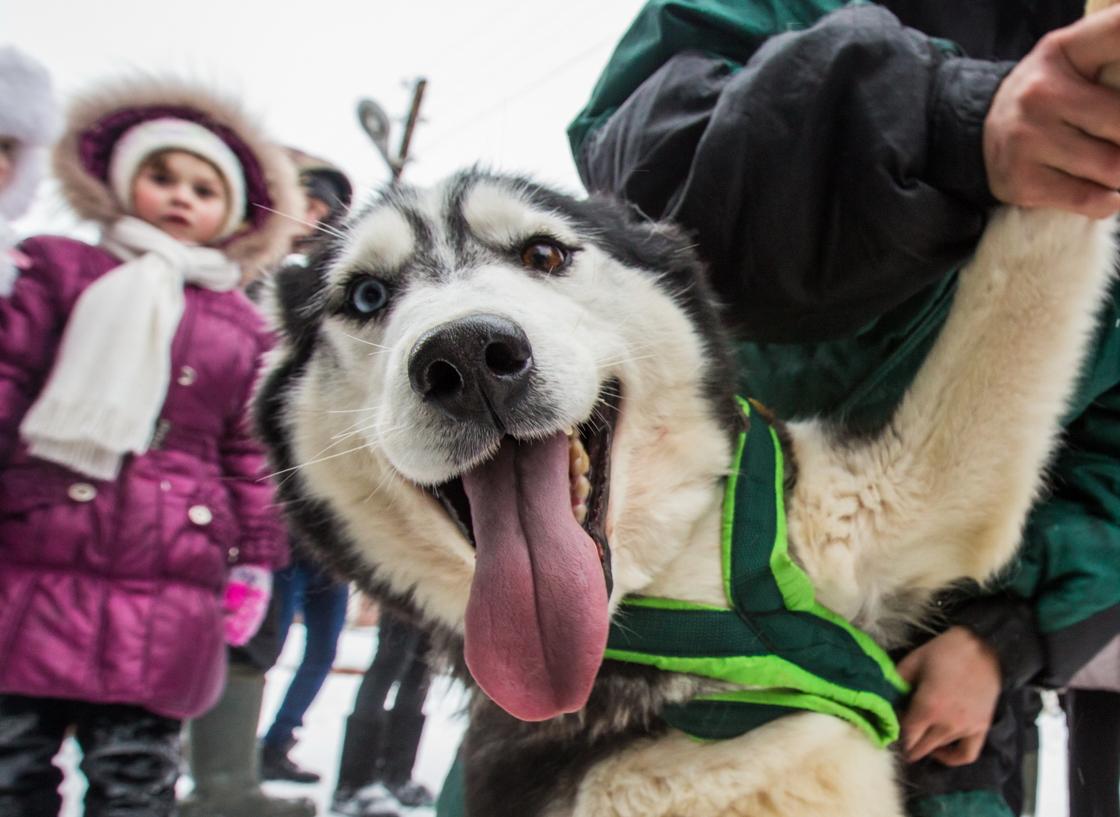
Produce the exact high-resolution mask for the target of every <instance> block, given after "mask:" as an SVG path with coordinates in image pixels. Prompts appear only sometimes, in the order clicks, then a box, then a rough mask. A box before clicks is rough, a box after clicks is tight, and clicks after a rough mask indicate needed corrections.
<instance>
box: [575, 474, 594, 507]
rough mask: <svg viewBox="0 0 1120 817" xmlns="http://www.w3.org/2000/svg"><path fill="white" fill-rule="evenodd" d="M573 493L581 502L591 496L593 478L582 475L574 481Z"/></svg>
mask: <svg viewBox="0 0 1120 817" xmlns="http://www.w3.org/2000/svg"><path fill="white" fill-rule="evenodd" d="M572 491H573V495H574V496H575V497H576V498H577V499H579V500H580V501H581V502H582V501H583V500H585V499H587V497H589V496H591V480H589V479H588V478H587V477H583V476H581V477H580V478H579V479H577V480H576V481H575V482H573V483H572Z"/></svg>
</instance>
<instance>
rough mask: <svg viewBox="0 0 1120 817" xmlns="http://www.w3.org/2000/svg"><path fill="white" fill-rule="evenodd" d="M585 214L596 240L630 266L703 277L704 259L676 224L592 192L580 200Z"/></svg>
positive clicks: (690, 238) (675, 274)
mask: <svg viewBox="0 0 1120 817" xmlns="http://www.w3.org/2000/svg"><path fill="white" fill-rule="evenodd" d="M583 205H584V207H585V208H586V211H585V217H586V218H587V221H588V223H589V224H592V225H595V229H594V233H595V237H596V240H597V241H598V242H599V243H600V244H601V245H602V246H603V248H604V249H606V250H607V252H609V253H610V254H611V255H613V256H615V257H616V258H618V260H620V261H622V262H623V263H625V264H628V265H630V266H638V267H642V268H643V269H648V270H654V271H656V272H662V273H671V274H673V275H674V276H687V277H690V278H692V277H695V278H699V279H704V277H705V273H704V263H703V262H702V261H701V260H700V256H699V255H698V254H697V252H696V242H695V241H694V240H693V239H692V237H691V236H689V235H688V233H686V232H685V231H684V229H683V228H681V227H680V226H678V225H676V224H673V223H672V222H668V221H654V220H653V219H650V218H649V217H648V216H646V215H645V214H644V213H642V211H641V210H639V209H638V208H637V207H636V206H634V205H632V204H628V203H625V202H620V201H618V200H617V199H612V198H607V197H602V196H592V197H591V198H589V199H587V200H586V201H585V202H583Z"/></svg>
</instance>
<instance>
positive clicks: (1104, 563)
mask: <svg viewBox="0 0 1120 817" xmlns="http://www.w3.org/2000/svg"><path fill="white" fill-rule="evenodd" d="M1117 289H1120V287H1118V288H1117ZM1117 322H1120V307H1116V306H1114V311H1113V314H1111V315H1110V319H1109V322H1108V324H1109V329H1110V332H1109V334H1110V335H1111V336H1112V337H1111V338H1110V345H1108V346H1106V347H1104V348H1103V350H1102V355H1103V358H1102V361H1101V362H1102V364H1103V365H1105V366H1108V367H1110V368H1111V371H1112V373H1113V374H1114V376H1116V378H1117V380H1120V337H1118V336H1120V327H1116V328H1112V324H1114V323H1117ZM1050 483H1051V486H1052V489H1051V490H1052V495H1051V497H1050V498H1049V499H1048V500H1047V501H1046V502H1044V503H1043V504H1042V505H1040V506H1039V507H1038V508H1037V509H1036V510H1035V512H1034V513H1033V514H1032V516H1031V521H1030V523H1029V525H1028V527H1027V531H1026V534H1025V539H1024V546H1023V550H1022V553H1021V556H1020V558H1019V563H1018V566H1017V569H1016V570H1015V571H1014V572H1013V574H1012V575H1011V577H1010V584H1009V587H1010V589H1011V590H1012V591H1013V592H1015V593H1016V594H1017V595H1019V596H1021V597H1023V598H1025V599H1029V601H1030V603H1031V605H1032V607H1033V611H1034V615H1035V618H1036V619H1037V621H1038V627H1039V632H1040V637H1041V640H1042V645H1043V651H1044V655H1045V659H1046V660H1045V664H1044V666H1043V667H1042V668H1041V669H1040V671H1039V672H1038V673H1037V675H1036V676H1035V677H1034V678H1033V679H1032V681H1033V682H1034V683H1037V684H1039V685H1041V686H1047V687H1059V686H1063V685H1065V684H1066V683H1067V682H1068V681H1069V679H1070V678H1071V677H1072V676H1073V675H1074V674H1075V673H1076V672H1077V671H1078V670H1079V669H1080V668H1081V667H1082V666H1083V665H1084V664H1085V663H1086V662H1087V661H1089V660H1090V659H1091V658H1092V657H1093V656H1094V655H1095V654H1096V653H1097V652H1098V651H1099V650H1100V649H1101V648H1102V647H1103V646H1104V645H1105V644H1106V643H1107V642H1108V640H1109V638H1110V637H1111V635H1112V634H1113V633H1115V632H1116V630H1117V628H1120V383H1118V384H1116V385H1113V386H1112V388H1110V389H1109V390H1108V391H1107V392H1105V393H1103V394H1101V395H1100V396H1099V397H1097V398H1096V399H1095V400H1093V402H1092V403H1091V404H1090V405H1089V406H1088V408H1087V409H1086V410H1085V411H1084V413H1083V414H1082V415H1081V416H1080V417H1078V419H1077V420H1076V421H1075V422H1073V423H1072V424H1071V425H1070V426H1069V429H1068V431H1067V434H1066V437H1065V446H1064V447H1063V449H1062V451H1061V453H1060V454H1059V457H1058V459H1057V461H1056V462H1055V464H1054V467H1053V469H1052V472H1051V478H1050Z"/></svg>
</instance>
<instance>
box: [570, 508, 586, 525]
mask: <svg viewBox="0 0 1120 817" xmlns="http://www.w3.org/2000/svg"><path fill="white" fill-rule="evenodd" d="M572 515H573V516H575V518H576V521H577V522H579V523H580V524H581V525H582V524H583V523H584V522H586V521H587V506H586V505H584V504H582V503H581V504H579V505H576V506H575V507H574V508H572Z"/></svg>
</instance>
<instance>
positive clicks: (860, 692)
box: [606, 399, 908, 746]
mask: <svg viewBox="0 0 1120 817" xmlns="http://www.w3.org/2000/svg"><path fill="white" fill-rule="evenodd" d="M739 402H740V405H741V406H742V410H743V413H744V415H745V419H746V426H747V429H746V430H745V431H743V432H742V433H740V435H739V439H738V442H737V444H736V448H735V457H734V460H733V462H732V469H731V474H730V476H729V477H728V480H727V489H726V494H725V497H724V506H723V531H722V549H723V558H722V563H723V578H724V589H725V592H726V595H727V599H728V602H729V606H727V607H717V606H707V605H701V604H694V603H691V602H684V601H678V600H675V599H661V598H652V597H646V596H630V597H627V598H626V599H624V600H623V602H622V605H621V607H620V609H619V612H618V615H616V616H615V619H614V621H613V622H612V624H611V631H610V636H609V638H608V641H607V649H606V657H607V658H609V659H613V660H615V661H627V662H632V663H636V664H645V665H648V666H653V667H657V668H659V669H662V670H665V671H667V672H684V673H689V674H692V675H700V676H705V677H708V678H715V679H719V680H721V681H726V682H728V683H729V684H732V685H734V686H735V687H737V688H736V689H733V690H730V691H728V692H725V693H721V694H718V695H711V696H705V697H702V698H697V699H695V700H693V701H690V702H688V703H687V704H681V705H676V706H670V707H666V709H665V710H663V711H662V717H663V718H664V719H665V721H667V722H668V723H669V724H670V725H672V726H674V727H676V728H678V729H680V730H682V731H684V732H686V733H688V734H690V735H692V736H693V737H696V738H700V739H706V740H717V739H723V738H730V737H736V736H738V735H742V734H744V733H745V732H747V731H749V730H750V729H753V728H754V727H756V726H760V725H762V724H764V723H767V722H768V721H771V720H774V719H775V718H778V717H781V716H783V715H788V714H792V713H794V712H798V711H804V710H810V711H813V712H822V713H825V714H829V715H835V716H836V717H839V718H843V719H844V720H846V721H849V722H850V723H852V724H854V725H855V726H857V727H859V728H860V729H861V730H863V731H864V732H865V733H866V734H867V735H868V736H869V737H870V738H871V739H872V740H874V741H875V742H876V743H877V744H879V745H882V746H886V745H887V744H890V743H892V742H894V741H895V740H896V739H897V738H898V732H899V726H898V717H897V715H896V714H895V710H894V704H895V703H896V702H897V701H898V700H899V699H900V698H901V697H902V695H903V694H905V693H906V692H907V691H908V687H907V684H906V682H905V681H903V680H902V678H901V677H899V675H898V672H897V671H896V670H895V667H894V664H893V662H892V661H891V660H890V658H889V657H888V656H887V654H886V653H885V652H884V651H883V650H882V649H881V648H880V647H879V646H878V645H877V644H875V642H874V641H872V640H871V638H870V636H868V635H867V634H866V633H864V632H862V631H860V630H858V629H856V628H855V627H853V626H852V625H851V624H850V623H849V622H848V621H846V620H845V619H843V618H841V617H840V616H838V615H836V614H835V613H833V612H832V611H831V610H828V609H826V608H825V607H822V606H821V605H820V604H818V603H817V601H816V598H815V594H814V592H813V585H812V583H811V582H810V581H809V577H808V576H806V575H805V573H804V571H802V570H801V568H799V567H798V566H797V565H796V564H794V563H793V561H792V560H791V559H790V556H789V551H788V543H787V539H786V517H785V503H784V486H783V474H782V471H783V468H782V451H781V445H780V444H779V442H778V436H777V434H776V433H775V431H774V429H773V428H771V427H770V425H769V424H768V423H766V421H765V420H764V419H763V418H762V417H760V416H759V414H758V412H757V411H756V412H752V410H751V406H750V404H749V403H747V402H746V401H745V400H741V399H740V401H739ZM744 455H746V457H745V459H744Z"/></svg>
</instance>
